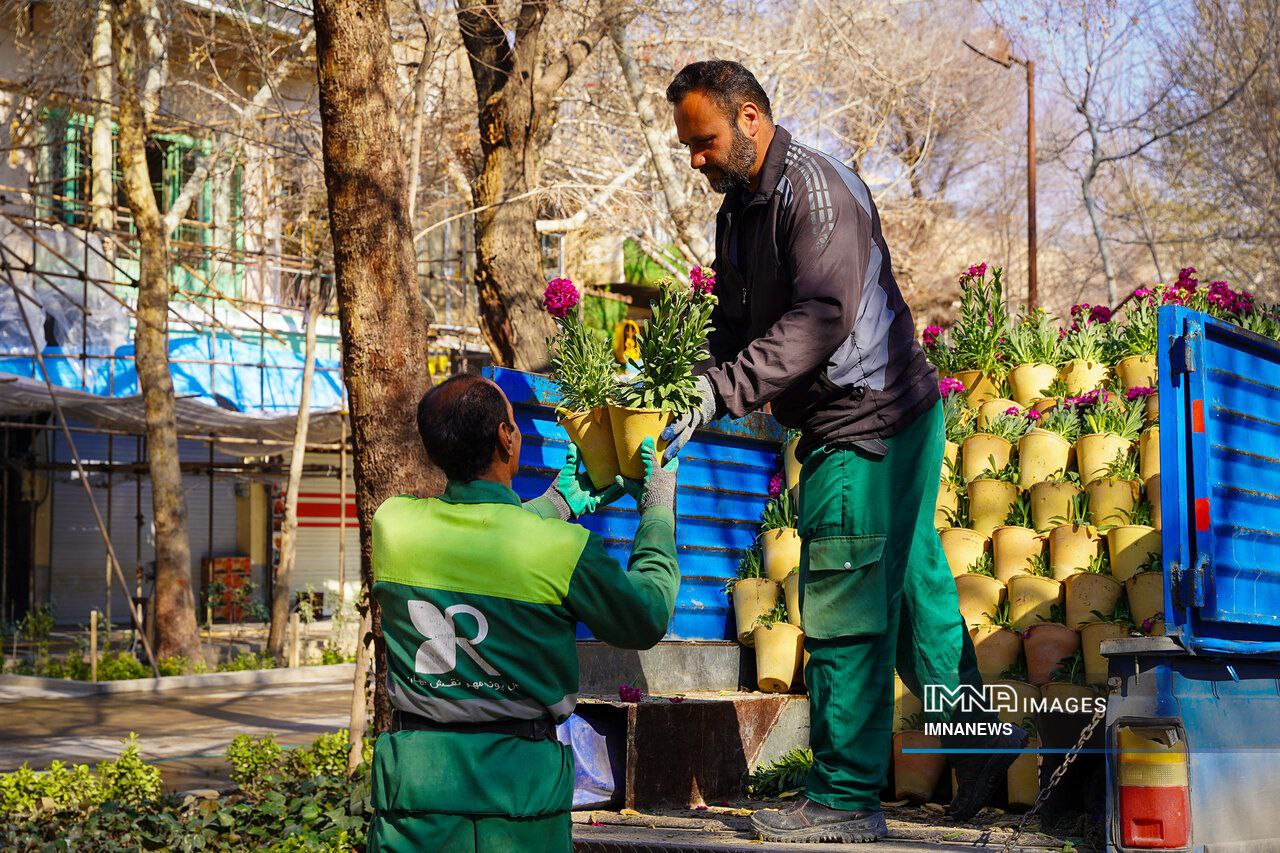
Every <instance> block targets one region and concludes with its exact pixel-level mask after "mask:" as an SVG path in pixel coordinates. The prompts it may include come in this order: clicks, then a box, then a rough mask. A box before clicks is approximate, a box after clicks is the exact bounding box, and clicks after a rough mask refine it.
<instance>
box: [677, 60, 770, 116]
mask: <svg viewBox="0 0 1280 853" xmlns="http://www.w3.org/2000/svg"><path fill="white" fill-rule="evenodd" d="M694 91H697V92H702V93H704V94H706V95H707V97H709V98H711V100H712V101H714V102H715V104H716V106H718V107H719V108H720V109H721V111H722V112H724V114H725V115H726V116H728V117H729V120H730V121H732V120H734V119H735V118H737V116H738V110H739V109H740V108H741V107H742V105H743V104H745V103H746V102H747V101H750V102H751V103H753V104H755V105H756V106H757V107H759V108H760V111H761V112H762V113H764V117H765V118H767V119H768V120H769V121H771V122H772V121H773V107H771V106H770V105H769V96H768V95H766V94H765V93H764V88H763V87H762V86H761V85H760V81H759V80H757V79H756V75H754V74H752V73H751V72H750V71H748V70H747V68H746V66H745V65H743V64H742V63H740V62H732V61H730V60H728V59H708V60H706V61H705V62H692V63H690V64H688V65H686V66H685V67H684V68H681V69H680V73H679V74H677V75H676V78H675V79H674V80H672V81H671V85H670V86H668V87H667V100H668V101H670V102H671V104H672V105H674V106H680V102H681V101H683V100H684V98H685V96H686V95H688V94H689V93H690V92H694Z"/></svg>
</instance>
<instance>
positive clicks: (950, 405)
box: [938, 378, 975, 468]
mask: <svg viewBox="0 0 1280 853" xmlns="http://www.w3.org/2000/svg"><path fill="white" fill-rule="evenodd" d="M938 393H939V394H941V395H942V420H943V425H944V428H945V432H946V445H945V446H944V448H945V449H944V450H943V457H942V459H943V465H944V468H945V466H946V465H950V466H951V467H953V468H954V467H956V465H957V463H958V459H959V455H960V445H962V444H964V440H965V439H966V438H968V437H969V436H971V435H973V433H974V431H975V423H974V417H973V409H971V408H969V403H968V401H967V400H966V399H965V396H964V385H962V384H960V380H958V379H949V378H948V379H943V380H942V381H940V382H939V383H938Z"/></svg>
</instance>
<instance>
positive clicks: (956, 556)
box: [938, 527, 991, 577]
mask: <svg viewBox="0 0 1280 853" xmlns="http://www.w3.org/2000/svg"><path fill="white" fill-rule="evenodd" d="M938 537H939V538H940V539H941V540H942V550H943V553H945V554H946V555H947V565H948V566H950V567H951V574H952V576H953V577H960V575H963V574H967V573H968V571H969V567H970V566H972V565H973V564H974V562H976V561H977V559H978V558H979V557H981V556H982V555H983V554H984V553H986V550H987V548H989V547H991V540H990V539H988V538H987V537H986V536H983V535H982V534H981V533H978V532H976V531H973V530H970V529H968V528H967V527H948V528H947V529H946V530H943V531H941V532H939V534H938Z"/></svg>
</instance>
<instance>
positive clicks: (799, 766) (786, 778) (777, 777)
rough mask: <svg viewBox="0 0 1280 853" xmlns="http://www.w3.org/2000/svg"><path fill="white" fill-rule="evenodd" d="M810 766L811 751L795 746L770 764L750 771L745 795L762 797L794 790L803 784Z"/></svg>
mask: <svg viewBox="0 0 1280 853" xmlns="http://www.w3.org/2000/svg"><path fill="white" fill-rule="evenodd" d="M812 767H813V751H812V750H810V749H807V748H804V747H796V748H795V749H793V750H791V751H790V752H788V753H786V754H785V755H783V756H782V757H781V758H779V759H778V760H777V761H775V762H773V763H772V764H766V765H763V766H761V767H757V768H756V769H755V770H754V771H752V773H751V775H750V776H748V777H747V796H749V797H755V798H757V799H764V798H766V797H776V796H778V795H779V794H783V793H785V792H787V791H794V790H796V789H798V788H800V787H801V786H802V785H803V784H804V780H805V777H806V776H808V775H809V770H810V768H812Z"/></svg>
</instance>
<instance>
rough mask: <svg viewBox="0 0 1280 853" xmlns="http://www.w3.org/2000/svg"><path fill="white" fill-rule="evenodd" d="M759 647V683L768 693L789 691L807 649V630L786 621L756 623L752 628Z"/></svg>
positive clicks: (757, 654) (757, 667) (757, 651)
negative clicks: (805, 634)
mask: <svg viewBox="0 0 1280 853" xmlns="http://www.w3.org/2000/svg"><path fill="white" fill-rule="evenodd" d="M752 639H753V641H754V643H755V647H756V686H757V687H759V688H760V689H761V690H762V691H763V692H765V693H786V692H787V691H788V690H790V689H791V684H792V682H793V681H795V677H796V672H797V670H799V668H800V655H801V653H802V652H803V651H804V632H803V631H801V630H800V629H799V628H797V627H796V626H795V625H792V624H790V623H787V622H774V623H773V624H772V625H757V626H756V627H755V629H754V630H753V631H752Z"/></svg>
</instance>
